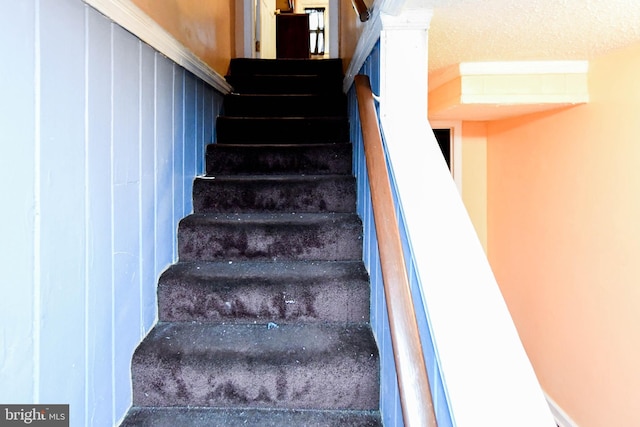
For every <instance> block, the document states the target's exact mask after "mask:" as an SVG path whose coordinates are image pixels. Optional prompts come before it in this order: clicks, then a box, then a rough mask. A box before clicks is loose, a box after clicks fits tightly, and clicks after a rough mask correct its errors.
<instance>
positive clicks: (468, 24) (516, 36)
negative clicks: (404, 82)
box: [429, 0, 640, 71]
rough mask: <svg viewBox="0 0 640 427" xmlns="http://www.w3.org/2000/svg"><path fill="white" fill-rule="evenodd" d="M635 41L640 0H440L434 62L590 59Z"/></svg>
mask: <svg viewBox="0 0 640 427" xmlns="http://www.w3.org/2000/svg"><path fill="white" fill-rule="evenodd" d="M634 42H640V0H527V1H522V0H435V9H434V15H433V19H432V21H431V27H430V30H429V68H430V71H436V70H438V69H441V68H444V67H447V66H450V65H454V64H458V63H460V62H471V61H509V60H566V59H591V58H593V57H595V56H598V55H601V54H603V53H606V52H609V51H611V50H615V49H617V48H620V47H624V46H627V45H630V44H632V43H634Z"/></svg>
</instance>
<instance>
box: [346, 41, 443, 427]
mask: <svg viewBox="0 0 640 427" xmlns="http://www.w3.org/2000/svg"><path fill="white" fill-rule="evenodd" d="M360 74H366V75H367V76H369V79H370V82H371V88H372V90H373V92H374V94H379V93H380V90H379V88H380V44H379V43H377V44H376V46H375V47H374V49H373V51H372V52H371V54H370V55H369V57H368V58H367V60H366V62H365V64H364V65H363V66H362V69H361V70H360ZM349 117H350V123H351V141H352V142H353V146H354V156H353V170H354V174H355V176H356V180H357V186H358V201H357V207H358V213H359V215H360V217H361V218H362V221H363V226H364V243H363V244H364V262H365V265H366V266H367V270H368V271H369V274H370V277H371V290H372V292H371V326H372V329H373V331H374V335H375V336H376V340H377V342H378V347H379V350H380V369H381V391H380V401H381V411H382V417H383V421H384V425H385V426H386V427H400V426H403V425H404V421H403V417H402V408H401V407H400V398H399V392H398V383H397V376H396V369H395V362H394V357H393V348H392V345H391V335H390V333H389V317H388V314H387V303H386V300H385V296H384V287H383V286H384V284H383V281H382V271H381V268H380V254H379V252H378V241H377V237H376V230H375V223H374V219H373V206H372V204H371V192H370V189H369V178H368V175H367V166H366V160H365V154H364V145H363V141H362V131H361V128H360V119H359V116H358V104H357V100H356V95H355V88H354V87H353V86H352V87H351V89H350V91H349ZM382 132H383V133H384V129H382ZM383 143H384V144H385V150H386V141H384V135H383ZM387 159H388V155H387ZM387 168H388V170H389V174H390V179H391V186H392V191H393V196H394V203H395V206H396V215H397V217H398V222H399V224H398V227H399V230H400V234H401V237H402V243H403V251H404V256H405V262H406V268H407V273H408V276H409V282H410V285H411V292H412V296H413V301H414V309H415V310H416V317H417V321H418V327H419V329H420V339H421V341H422V342H421V343H420V345H421V346H422V350H423V353H424V358H425V364H426V366H427V372H428V374H429V381H430V385H431V393H432V397H433V401H434V407H435V411H436V419H437V420H438V426H439V427H449V426H453V425H454V423H453V421H452V418H451V413H450V409H449V404H448V401H447V397H446V389H445V387H444V385H443V382H442V375H441V373H440V368H439V362H438V359H437V355H436V350H435V346H434V344H433V341H432V338H431V333H430V330H429V322H428V314H427V313H426V312H425V308H424V305H423V304H422V297H421V291H420V278H419V275H418V271H417V269H416V268H415V262H414V259H413V256H412V251H411V244H410V239H409V236H408V234H407V229H406V226H405V223H404V219H403V214H402V204H401V201H400V200H399V199H398V191H397V188H396V183H395V179H394V176H393V165H391V164H387Z"/></svg>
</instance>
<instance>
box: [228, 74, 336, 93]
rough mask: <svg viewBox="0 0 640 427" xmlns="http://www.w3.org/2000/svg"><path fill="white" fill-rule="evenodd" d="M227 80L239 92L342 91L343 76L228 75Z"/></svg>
mask: <svg viewBox="0 0 640 427" xmlns="http://www.w3.org/2000/svg"><path fill="white" fill-rule="evenodd" d="M227 81H228V82H229V84H231V86H233V90H234V92H238V93H257V94H279V93H289V94H303V93H324V94H326V93H334V94H340V93H342V77H341V76H339V77H333V76H228V77H227Z"/></svg>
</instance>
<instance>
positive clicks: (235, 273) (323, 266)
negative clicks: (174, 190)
mask: <svg viewBox="0 0 640 427" xmlns="http://www.w3.org/2000/svg"><path fill="white" fill-rule="evenodd" d="M184 277H186V278H189V279H194V280H211V279H224V280H233V281H252V280H255V279H257V278H260V279H261V280H265V279H269V280H270V281H271V282H272V283H273V284H277V283H281V282H282V281H283V280H291V279H296V280H308V281H320V280H327V279H328V278H329V279H340V280H344V279H345V278H346V277H356V278H359V279H362V280H368V276H367V272H366V269H365V268H364V264H363V263H362V261H304V260H283V261H278V262H273V261H234V262H229V261H206V262H204V261H201V262H197V261H192V262H185V261H183V262H178V263H175V264H173V265H171V266H170V267H169V268H168V269H167V270H165V272H164V273H163V274H162V276H161V278H160V279H161V280H176V279H178V278H184Z"/></svg>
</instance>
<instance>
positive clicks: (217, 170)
mask: <svg viewBox="0 0 640 427" xmlns="http://www.w3.org/2000/svg"><path fill="white" fill-rule="evenodd" d="M351 150H352V148H351V145H349V144H329V145H289V146H276V145H272V146H266V145H264V146H260V145H258V146H232V145H226V144H211V145H208V146H207V160H206V164H207V175H217V174H234V173H235V174H247V175H248V174H261V173H272V174H300V173H305V174H310V175H319V174H346V173H349V174H350V173H351Z"/></svg>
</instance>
